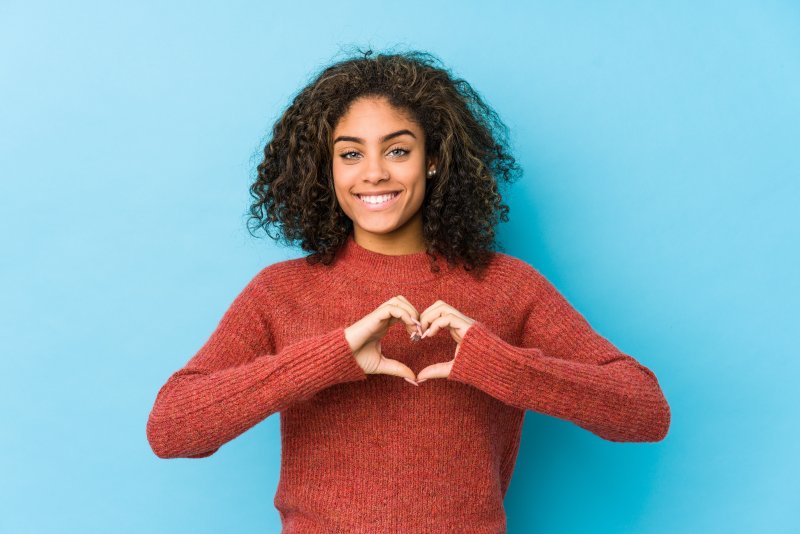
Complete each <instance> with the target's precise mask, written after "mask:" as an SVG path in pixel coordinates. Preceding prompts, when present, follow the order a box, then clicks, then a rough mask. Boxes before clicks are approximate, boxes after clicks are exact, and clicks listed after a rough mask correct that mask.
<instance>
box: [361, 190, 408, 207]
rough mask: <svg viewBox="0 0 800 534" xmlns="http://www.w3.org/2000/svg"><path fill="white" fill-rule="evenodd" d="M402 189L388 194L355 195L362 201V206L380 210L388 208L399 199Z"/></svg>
mask: <svg viewBox="0 0 800 534" xmlns="http://www.w3.org/2000/svg"><path fill="white" fill-rule="evenodd" d="M400 193H401V192H400V191H397V192H396V193H392V194H387V195H377V196H364V197H361V196H359V195H354V196H355V197H356V198H357V199H358V201H359V202H360V203H361V205H362V206H364V207H366V208H367V209H368V210H370V211H379V210H383V209H386V208H388V207H390V206H392V205H394V203H395V202H396V201H397V198H398V197H399V196H400Z"/></svg>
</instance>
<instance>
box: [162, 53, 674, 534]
mask: <svg viewBox="0 0 800 534" xmlns="http://www.w3.org/2000/svg"><path fill="white" fill-rule="evenodd" d="M504 132H505V127H504V125H503V124H502V122H501V121H500V120H499V119H498V117H497V115H496V114H495V113H494V112H493V111H492V110H491V108H490V107H489V106H488V105H487V104H486V103H485V102H484V101H483V100H482V99H481V98H480V97H479V95H478V94H477V93H476V92H475V91H474V90H473V89H472V88H471V87H470V85H469V84H468V83H467V82H465V81H464V80H461V79H457V78H455V77H454V76H453V75H452V74H451V73H450V71H449V70H447V69H446V68H444V67H443V66H441V65H440V64H438V60H436V58H435V57H434V56H432V55H430V54H426V53H421V52H408V53H404V54H379V55H376V56H374V57H371V52H367V53H366V54H362V55H359V56H356V57H353V58H350V59H346V60H342V61H339V62H337V63H334V64H332V65H330V66H329V67H327V68H325V69H324V70H323V71H322V72H321V73H319V75H318V76H317V77H316V78H315V79H314V80H313V81H312V82H311V83H310V84H309V85H308V86H307V87H305V88H304V89H303V90H302V91H300V92H299V94H298V95H297V96H296V97H295V98H294V100H293V102H292V103H291V105H290V106H289V107H288V109H286V110H285V112H284V113H283V115H282V116H281V117H280V119H279V120H278V121H277V123H276V124H275V126H274V128H273V132H272V137H271V139H270V140H269V142H268V143H267V145H266V147H265V148H264V159H263V161H262V162H261V163H260V165H259V166H258V176H257V179H256V180H255V183H254V184H253V185H252V187H251V193H252V195H253V198H254V202H253V205H252V207H251V215H252V220H254V221H256V222H257V225H258V226H259V227H261V228H264V229H265V230H267V233H268V234H269V231H268V227H269V226H270V225H279V227H280V235H279V236H277V237H280V236H282V237H283V238H284V240H286V241H289V242H291V241H298V242H299V243H300V245H301V246H302V248H303V249H304V250H307V251H310V252H311V254H309V255H308V256H306V257H304V258H297V259H293V260H288V261H283V262H279V263H276V264H274V265H270V266H268V267H265V268H264V269H262V270H261V271H260V272H259V273H257V274H256V275H255V277H254V278H253V280H252V281H251V282H250V283H249V284H248V285H247V286H246V287H245V288H244V289H243V290H242V291H241V292H240V294H239V295H238V296H237V297H236V299H235V300H234V301H233V303H232V304H231V306H230V308H229V309H228V310H227V311H226V313H225V314H224V316H223V317H222V319H221V320H220V322H219V325H218V326H217V328H216V330H215V331H214V332H213V333H212V334H211V336H210V338H209V339H208V341H207V342H206V343H205V344H204V345H203V346H202V347H201V348H200V350H199V351H198V352H197V353H196V354H195V355H194V356H193V357H192V358H191V359H190V360H189V361H188V363H186V365H185V366H184V367H183V368H181V369H180V370H178V371H176V372H175V373H174V374H173V375H172V376H171V377H169V379H168V380H167V382H166V383H165V384H164V385H163V386H162V387H161V389H160V391H159V392H158V395H157V397H156V400H155V404H154V406H153V409H152V412H151V413H150V416H149V419H148V422H147V437H148V440H149V442H150V445H151V447H152V449H153V451H154V452H155V454H156V455H158V456H159V457H161V458H179V457H187V458H202V457H206V456H210V455H211V454H214V453H215V452H216V451H217V450H218V449H219V448H220V447H221V446H222V445H223V444H225V443H227V442H228V441H230V440H232V439H234V438H235V437H237V436H239V435H241V434H242V433H244V432H245V431H246V430H248V429H249V428H251V427H253V426H254V425H256V424H257V423H259V422H261V421H263V420H264V419H265V418H267V417H268V416H270V415H271V414H273V413H276V412H279V413H280V423H281V446H282V454H281V470H280V481H279V484H278V488H277V492H276V494H275V499H274V504H275V506H276V508H277V509H278V511H279V513H280V517H281V520H282V523H283V532H287V533H288V532H304V533H309V532H312V533H313V532H405V533H414V532H445V531H447V532H461V533H467V532H480V533H496V532H505V530H506V517H505V511H504V508H503V498H504V496H505V494H506V491H507V489H508V485H509V482H510V480H511V474H512V472H513V469H514V464H515V461H516V456H517V451H518V449H519V442H520V433H521V429H522V424H523V418H524V414H525V412H526V411H527V410H535V411H537V412H540V413H544V414H547V415H551V416H554V417H559V418H562V419H565V420H568V421H571V422H573V423H575V424H576V425H578V426H580V427H581V428H584V429H586V430H588V431H590V432H592V433H594V434H595V435H597V436H599V437H600V438H603V439H606V440H610V441H628V442H634V441H637V442H654V441H659V440H662V439H663V438H664V437H665V436H666V434H667V432H668V429H669V426H670V408H669V405H668V403H667V401H666V399H665V397H664V395H663V393H662V391H661V388H660V387H659V383H658V380H657V379H656V376H655V375H654V374H653V372H652V371H650V370H649V369H648V368H647V367H645V366H644V365H642V364H640V363H639V362H638V361H637V360H635V359H634V358H633V357H631V356H629V355H627V354H624V353H622V352H620V350H618V349H617V348H616V347H615V346H614V345H613V344H612V343H611V342H609V341H608V340H607V339H606V338H604V337H603V336H601V335H600V334H599V333H598V332H596V331H595V330H594V329H593V328H592V327H591V326H590V325H589V323H588V322H587V321H586V319H585V318H584V317H583V316H582V315H581V314H580V313H579V312H578V311H577V310H576V309H574V308H573V307H572V306H571V305H570V304H569V302H568V301H567V300H566V299H565V298H564V297H563V296H562V295H561V294H560V293H559V292H558V290H557V289H556V288H555V287H554V286H553V285H552V284H551V283H549V281H548V280H547V279H546V278H545V277H544V276H543V275H542V274H541V273H539V271H538V270H536V269H535V268H533V267H532V266H530V265H528V264H527V263H525V262H524V261H522V260H520V259H517V258H515V257H513V256H510V255H507V254H505V253H502V252H498V251H495V250H494V249H493V245H494V241H495V234H494V227H495V225H496V224H497V221H498V217H499V218H500V219H502V220H507V212H508V207H507V206H506V205H505V204H503V203H502V198H501V195H500V193H499V185H501V184H502V183H509V182H511V181H512V179H513V178H514V177H516V176H517V174H518V172H519V168H518V166H517V165H516V163H515V161H514V158H513V157H512V156H511V155H510V154H509V150H508V145H507V142H506V137H505V136H504ZM397 323H399V324H400V325H401V326H400V327H398V328H392V326H393V325H395V324H397ZM400 378H404V379H405V380H400Z"/></svg>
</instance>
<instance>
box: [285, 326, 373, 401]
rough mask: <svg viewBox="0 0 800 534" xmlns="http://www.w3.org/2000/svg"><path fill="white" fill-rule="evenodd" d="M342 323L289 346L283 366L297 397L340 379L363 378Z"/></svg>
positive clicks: (363, 374) (337, 382) (305, 396)
mask: <svg viewBox="0 0 800 534" xmlns="http://www.w3.org/2000/svg"><path fill="white" fill-rule="evenodd" d="M344 330H345V327H339V328H336V329H334V330H331V331H329V332H326V333H324V334H320V335H318V336H314V337H311V338H307V339H305V340H303V341H301V342H300V343H298V344H297V345H294V346H293V347H292V349H293V350H291V354H290V355H289V354H287V356H289V357H288V358H287V360H286V365H285V367H284V368H283V370H284V372H285V373H286V376H287V378H289V379H290V380H291V381H292V382H293V383H294V384H295V385H296V387H297V390H296V393H297V394H298V396H299V397H300V398H307V397H310V396H313V395H314V394H316V393H317V392H319V391H321V390H323V389H325V388H327V387H329V386H333V385H335V384H340V383H342V382H353V381H356V380H366V379H367V375H366V373H365V372H364V370H363V369H362V368H361V366H360V365H358V362H357V361H356V359H355V355H354V354H353V350H352V349H351V348H350V344H349V343H348V342H347V338H346V337H345V335H344Z"/></svg>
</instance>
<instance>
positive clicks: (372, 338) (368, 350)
mask: <svg viewBox="0 0 800 534" xmlns="http://www.w3.org/2000/svg"><path fill="white" fill-rule="evenodd" d="M418 315H419V312H417V310H416V308H414V306H412V305H411V303H410V302H409V301H408V300H406V298H405V297H403V296H401V295H398V296H396V297H392V298H391V299H389V300H387V301H386V302H384V303H383V304H381V305H380V306H378V307H377V308H376V309H375V310H373V311H372V312H370V313H369V314H368V315H365V316H364V317H363V318H361V319H360V320H358V321H357V322H355V323H353V324H352V325H350V326H349V327H347V328H345V330H344V335H345V337H346V338H347V342H348V343H349V344H350V348H351V349H352V350H353V354H354V356H355V359H356V362H358V365H360V366H361V368H362V369H363V370H364V372H365V373H366V374H383V375H394V376H400V377H403V378H405V379H406V380H407V381H408V382H411V383H412V384H414V385H415V386H416V385H418V384H417V383H416V381H415V378H416V376H415V375H414V371H412V370H411V369H410V368H409V367H408V366H407V365H405V364H403V363H400V362H398V361H397V360H393V359H391V358H386V357H385V356H384V355H383V354H382V353H381V339H382V338H383V336H385V335H386V332H387V331H388V330H389V327H390V326H392V325H393V324H395V323H397V322H399V321H402V322H403V323H405V327H406V331H407V332H409V333H410V334H411V335H414V334H417V335H421V334H422V327H421V324H420V322H419V321H418V320H417V316H418Z"/></svg>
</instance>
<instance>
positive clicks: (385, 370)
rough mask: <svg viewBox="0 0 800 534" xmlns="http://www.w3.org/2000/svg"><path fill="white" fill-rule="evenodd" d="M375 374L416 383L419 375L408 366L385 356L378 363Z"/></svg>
mask: <svg viewBox="0 0 800 534" xmlns="http://www.w3.org/2000/svg"><path fill="white" fill-rule="evenodd" d="M375 374H381V375H391V376H399V377H401V378H408V379H409V380H414V381H416V379H417V375H415V374H414V371H412V370H411V369H410V368H409V367H408V366H407V365H406V364H404V363H401V362H398V361H397V360H393V359H391V358H387V357H385V356H381V361H380V362H379V363H378V368H377V369H375Z"/></svg>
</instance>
